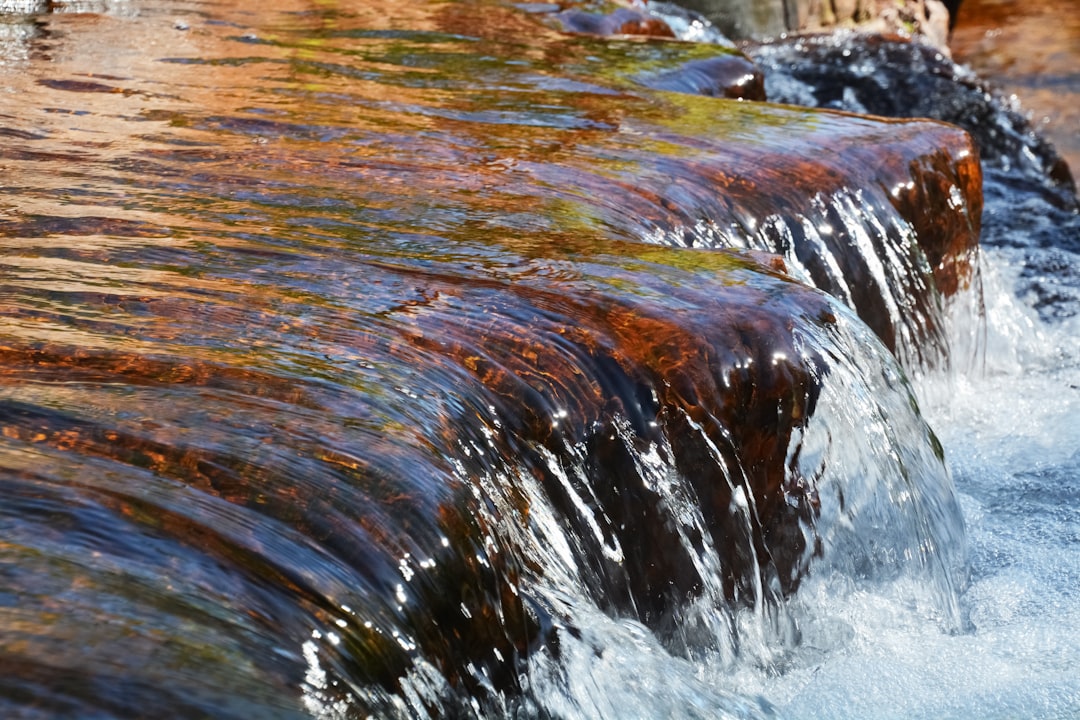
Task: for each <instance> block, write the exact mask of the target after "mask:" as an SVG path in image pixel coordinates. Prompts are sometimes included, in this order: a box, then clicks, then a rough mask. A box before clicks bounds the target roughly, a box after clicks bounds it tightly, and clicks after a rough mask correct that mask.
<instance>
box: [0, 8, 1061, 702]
mask: <svg viewBox="0 0 1080 720" xmlns="http://www.w3.org/2000/svg"><path fill="white" fill-rule="evenodd" d="M63 5H64V4H59V5H58V6H57V7H54V8H52V9H53V10H56V11H57V12H51V13H46V12H44V11H45V9H46V8H43V7H37V6H36V5H35V6H34V7H32V8H30V7H27V8H21V11H22V13H21V14H15V15H9V16H6V17H3V18H0V25H2V26H3V27H4V29H5V32H4V33H3V35H2V38H0V42H3V43H10V44H11V45H12V51H11V52H9V53H5V57H6V58H8V60H6V61H5V63H4V64H3V65H0V90H3V92H4V93H5V96H6V97H9V98H11V102H12V106H11V108H10V109H7V110H5V111H4V113H3V115H2V116H0V170H2V175H0V177H2V178H3V180H2V187H3V191H2V194H0V243H2V244H3V247H4V252H3V253H2V255H0V271H2V272H0V288H2V294H0V307H2V308H3V314H2V315H0V318H2V320H0V323H2V325H0V491H2V497H3V502H2V503H0V562H2V564H0V577H2V578H3V584H2V585H0V638H2V639H0V642H2V643H3V652H2V653H0V669H2V670H3V672H0V714H5V716H12V717H28V718H29V717H42V718H45V717H59V716H67V715H79V716H89V715H94V716H102V717H139V716H141V715H143V714H145V713H146V711H147V709H148V708H157V709H161V711H162V712H163V713H165V714H167V715H169V716H172V717H203V716H206V715H212V716H214V717H222V718H227V717H237V718H249V717H267V718H274V717H281V718H294V717H295V718H300V717H319V718H338V717H340V718H349V717H367V716H377V717H402V718H413V717H431V718H444V717H445V718H451V717H453V718H457V717H478V718H498V717H522V716H524V717H551V718H568V719H569V718H586V717H634V716H642V717H652V716H656V715H657V714H660V713H666V714H669V715H672V716H675V717H710V718H715V717H732V718H756V717H775V716H777V714H778V713H780V714H782V713H783V710H782V709H781V710H778V709H777V704H783V702H784V701H785V700H790V698H791V697H793V696H796V695H797V694H798V693H799V692H801V691H802V688H803V687H804V685H803V684H802V683H803V682H804V678H805V673H806V672H809V670H808V668H812V667H815V663H819V662H820V660H821V658H822V657H823V656H824V657H836V656H840V657H842V656H843V655H842V654H843V652H844V649H845V647H849V646H851V645H856V644H857V643H856V641H855V640H854V638H855V637H856V635H857V633H858V632H859V631H860V630H861V628H862V627H863V626H862V625H859V624H858V621H857V620H854V619H852V618H853V617H855V616H856V615H857V614H858V612H857V611H856V610H851V614H850V616H848V617H846V618H845V619H842V620H839V619H837V618H836V617H835V616H833V615H831V614H830V610H831V609H833V608H844V607H847V606H848V605H847V604H849V603H852V602H853V598H858V597H860V596H861V595H860V594H870V595H872V596H873V597H883V598H887V599H888V602H887V603H885V604H888V603H896V604H897V605H900V606H902V607H904V608H907V610H906V612H908V613H909V614H907V615H904V616H903V619H902V621H903V622H908V623H911V622H914V620H912V618H918V619H921V620H923V621H925V623H926V624H925V625H920V626H919V628H920V631H921V632H927V633H928V632H933V633H936V634H937V635H940V636H942V637H966V636H970V635H971V633H973V632H974V630H973V628H974V627H975V625H974V624H973V619H972V617H971V606H970V604H965V602H964V597H965V596H966V595H965V594H966V593H968V592H969V590H968V588H969V587H970V585H971V583H972V579H971V578H970V577H969V558H968V555H967V539H966V534H967V531H966V529H965V521H964V516H965V508H964V503H965V502H969V499H968V496H966V495H958V494H957V492H956V488H955V486H954V484H953V478H952V477H951V474H950V471H949V468H948V467H947V465H946V462H945V455H944V451H943V448H942V444H941V443H940V442H939V440H938V437H937V436H936V435H935V432H934V431H933V430H931V427H930V425H929V424H928V423H927V421H926V420H925V419H924V417H923V416H922V414H921V412H920V409H919V408H920V405H923V406H926V407H929V408H931V411H932V412H935V413H937V414H938V415H939V416H943V415H944V414H946V413H947V412H949V411H950V410H948V409H947V408H943V407H940V406H936V405H935V403H934V400H933V397H932V396H931V395H930V394H929V393H930V390H931V389H932V388H933V387H934V385H933V382H934V380H933V378H940V377H948V372H949V367H950V364H956V363H957V360H956V359H957V358H958V357H966V356H967V355H968V354H973V355H978V356H979V357H988V356H989V355H990V353H989V351H988V347H989V346H991V344H992V343H993V342H996V341H998V340H1000V337H999V330H998V329H995V328H990V330H989V331H986V330H985V329H980V330H978V331H976V332H974V333H972V332H968V330H967V327H966V326H971V325H974V326H976V327H978V328H984V326H980V325H979V320H978V318H976V317H973V316H964V315H963V313H962V309H963V308H965V307H968V306H973V307H975V308H976V310H978V308H980V307H981V306H982V304H983V302H982V298H983V294H982V293H983V290H984V287H983V284H984V281H986V280H987V278H986V277H984V274H986V272H985V267H981V266H980V262H982V261H981V259H980V253H979V250H978V240H979V235H980V230H981V228H980V224H981V218H982V217H983V192H982V187H983V178H984V170H985V174H986V177H987V178H988V180H987V183H988V185H987V187H988V191H987V209H988V212H987V214H988V215H989V216H990V217H992V218H994V219H995V222H997V220H998V218H997V216H995V215H994V213H995V212H997V213H1000V212H1001V210H1000V208H1001V207H1002V203H1004V202H1005V200H1003V199H1002V198H1007V199H1013V198H1015V197H1016V196H1015V195H1013V194H1010V193H1014V192H1023V193H1025V194H1024V195H1023V197H1024V198H1025V202H1028V203H1031V204H1032V207H1038V208H1044V207H1048V208H1052V209H1053V212H1055V213H1057V215H1053V216H1052V218H1054V219H1056V222H1057V225H1056V226H1053V227H1051V226H1049V225H1048V226H1046V227H1045V228H1044V229H1045V236H1039V237H1041V238H1043V244H1044V245H1047V246H1050V247H1047V248H1045V254H1039V253H1036V252H1028V255H1027V257H1028V258H1029V261H1028V262H1027V264H1026V265H1024V266H1023V268H1024V270H1023V272H1022V273H1021V277H1015V278H1012V281H1013V282H1014V283H1015V284H1017V285H1018V286H1022V283H1023V282H1025V279H1024V278H1027V282H1029V284H1030V286H1032V287H1036V286H1037V287H1045V285H1046V278H1045V275H1044V274H1040V272H1039V268H1045V267H1046V265H1047V263H1048V262H1050V260H1049V259H1048V258H1051V257H1060V254H1061V253H1062V252H1067V251H1068V247H1067V246H1066V248H1065V250H1062V249H1061V247H1060V243H1057V242H1056V241H1054V239H1053V238H1054V237H1055V235H1054V234H1055V233H1058V232H1060V231H1061V228H1063V227H1064V228H1076V227H1077V224H1076V220H1075V210H1074V208H1073V206H1071V205H1070V204H1069V203H1070V202H1071V198H1072V196H1071V195H1070V194H1069V193H1070V192H1073V194H1075V193H1074V191H1072V190H1071V186H1070V185H1069V183H1070V182H1071V181H1070V180H1069V179H1068V178H1067V176H1066V175H1065V174H1064V171H1062V170H1061V168H1060V167H1058V166H1057V165H1055V164H1054V162H1053V156H1052V151H1050V150H1049V149H1046V148H1042V146H1039V148H1041V149H1040V150H1039V152H1041V153H1042V154H1039V153H1037V152H1028V153H1022V152H1019V151H1018V150H1017V149H1016V147H1019V146H1016V147H1014V146H1008V147H1003V148H1002V149H1001V152H1000V154H999V155H998V156H997V157H999V158H1010V157H1014V156H1023V157H1025V158H1027V164H1025V165H1023V166H1022V167H1020V168H1019V169H1017V168H1016V167H1012V166H1010V167H1005V166H1004V165H1003V164H1000V163H999V164H997V165H994V164H992V163H989V164H988V161H987V159H986V158H988V157H991V156H990V155H988V152H987V147H988V146H987V145H986V142H985V140H984V139H983V138H980V137H979V136H978V135H977V133H976V134H974V136H973V135H972V134H969V133H968V132H965V131H964V130H963V129H960V128H957V127H955V126H952V125H947V124H945V123H942V122H938V121H935V120H898V119H892V120H890V119H885V118H882V117H869V116H866V115H855V114H851V113H843V112H836V111H835V110H836V109H847V110H860V111H862V112H867V111H873V110H872V108H868V107H866V106H865V103H867V102H869V100H867V99H865V98H861V99H859V102H860V103H863V106H862V107H859V108H854V107H843V108H829V109H818V108H808V107H795V106H794V105H778V104H770V103H767V102H763V101H764V100H765V99H766V98H769V99H776V98H777V97H779V96H780V94H781V92H782V91H783V89H784V88H789V89H790V88H795V89H794V90H793V91H792V93H793V97H791V98H787V101H788V102H792V103H794V102H796V101H797V100H798V99H799V97H802V98H803V99H806V98H807V97H809V96H810V95H812V94H813V93H812V92H811V91H810V90H808V89H807V88H808V87H811V86H810V85H803V86H800V85H797V82H796V80H794V79H791V78H787V79H785V78H784V77H782V73H781V72H780V71H779V70H778V69H777V68H779V67H780V66H782V65H785V62H782V61H776V62H775V63H773V62H772V61H771V60H770V59H769V58H770V57H771V56H770V55H769V53H773V52H775V53H780V52H781V51H782V50H783V46H781V45H777V46H769V47H765V46H762V47H761V48H756V49H755V48H750V49H748V55H743V54H742V53H740V52H739V51H737V50H735V49H734V48H733V47H732V46H731V44H730V43H725V42H722V41H720V38H719V36H718V35H715V34H713V33H714V31H712V30H710V29H709V28H708V26H707V24H705V23H703V22H702V21H700V19H697V18H695V17H694V16H692V15H690V14H677V15H675V16H674V17H673V18H672V19H671V21H670V22H668V20H666V19H665V17H669V16H665V14H664V12H665V11H671V9H670V8H668V7H667V6H664V5H663V4H657V5H659V6H661V7H654V8H653V12H651V13H650V12H647V11H645V10H634V11H630V10H625V9H624V10H622V11H619V13H621V14H617V15H615V16H604V15H600V14H599V13H593V12H592V9H593V8H590V7H582V8H577V9H569V10H567V9H564V10H561V11H559V12H556V11H555V9H554V8H552V7H549V6H546V5H528V6H524V7H518V6H513V5H503V4H495V3H471V2H464V1H458V2H446V3H433V4H424V5H419V4H417V5H404V6H403V5H402V4H401V3H397V2H391V1H390V0H371V1H369V2H364V3H356V4H343V5H342V6H341V7H339V6H338V5H337V4H314V5H313V4H311V3H306V2H302V1H301V0H275V1H274V2H270V3H268V4H266V6H265V7H261V8H259V9H258V10H253V11H247V10H242V9H238V8H236V7H233V4H231V3H227V2H220V3H215V2H211V3H202V4H198V5H197V6H196V5H192V4H185V3H179V2H170V1H166V0H154V1H153V2H147V3H145V4H144V5H145V6H140V7H139V8H138V10H137V11H134V10H133V9H132V8H131V7H129V6H128V4H127V3H122V2H121V3H109V4H106V5H101V6H100V7H98V6H93V7H90V8H83V7H81V6H80V7H79V8H78V9H79V12H73V13H64V12H60V11H61V10H63V9H64V7H63ZM69 9H73V8H69ZM86 10H89V12H86ZM671 12H673V11H671ZM612 17H614V19H612ZM631 32H634V33H645V34H649V35H657V34H662V35H672V36H673V35H676V34H682V35H683V36H684V37H693V38H694V39H697V40H705V41H707V42H695V43H691V42H679V41H676V40H674V39H671V38H669V39H667V40H657V39H641V38H636V39H635V38H633V37H629V36H628V35H627V33H631ZM612 33H616V34H617V36H616V37H606V35H609V34H612ZM850 42H851V43H852V45H851V47H865V48H871V49H873V48H874V47H876V46H874V44H873V41H870V42H868V43H867V44H865V45H860V44H858V43H859V42H860V41H859V40H857V39H851V41H850ZM815 47H816V46H815ZM804 49H805V48H797V50H799V51H803V50H804ZM848 49H850V48H848ZM897 52H900V51H899V50H897ZM814 62H815V63H816V64H817V65H818V66H826V65H827V64H828V63H827V60H826V59H818V60H815V61H814ZM786 64H787V66H789V67H791V66H792V65H791V64H790V63H786ZM884 71H885V70H882V72H884ZM799 82H806V80H805V78H803V79H801V80H799ZM813 87H823V86H821V85H814V86H813ZM795 96H798V97H795ZM849 96H850V93H849V94H848V96H844V95H843V94H841V97H844V98H845V99H850V97H849ZM812 104H818V105H829V102H818V101H817V99H815V102H814V103H812ZM987 112H988V113H991V112H992V108H990V109H988V110H987ZM994 117H998V116H996V115H995V116H994ZM1001 117H1006V116H1004V115H1002V116H1001ZM945 119H949V118H945ZM1006 119H1007V120H1008V121H1009V122H1013V120H1012V119H1010V118H1006ZM1010 127H1018V126H1010ZM1018 132H1019V131H1018ZM973 137H974V139H973ZM1010 137H1013V136H1010ZM1016 137H1019V138H1020V139H1019V140H1017V142H1018V143H1020V144H1021V145H1023V143H1024V142H1026V140H1025V137H1024V136H1023V133H1019V134H1017V135H1016ZM1023 147H1029V146H1028V145H1023ZM980 150H981V151H982V153H983V162H982V163H980V155H979V152H980ZM991 159H992V158H991ZM1062 167H1063V166H1062ZM1025 183H1026V184H1025ZM1021 186H1022V187H1021ZM1017 187H1020V189H1019V190H1017V189H1016V188H1017ZM1069 223H1073V224H1072V225H1069ZM1003 228H1004V229H1003ZM987 232H988V233H989V235H990V237H992V238H996V239H997V240H995V242H994V248H993V251H994V252H995V253H996V252H1001V253H1008V252H1010V251H1017V249H1016V248H1011V249H1010V247H1009V239H1012V238H1015V237H1016V228H1015V227H1011V226H1008V225H1007V223H1006V224H1003V223H1001V222H997V224H995V225H994V226H993V227H992V228H989V229H988V231H987ZM1024 273H1026V275H1025V274H1024ZM996 278H997V276H996V275H994V274H992V273H991V274H990V281H991V282H992V285H991V286H992V287H993V288H994V289H995V293H997V294H995V295H993V296H991V300H992V302H991V305H990V308H991V311H993V310H995V308H996V305H994V303H996V302H998V298H999V297H1000V296H1001V292H999V291H998V288H999V286H998V285H997V284H996V283H997V279H996ZM1005 294H1006V295H1009V296H1011V294H1012V293H1010V292H1006V293H1005ZM1040 307H1042V308H1044V316H1046V317H1050V316H1053V317H1062V316H1067V315H1068V314H1069V311H1070V309H1071V307H1072V306H1071V305H1070V304H1069V301H1068V297H1066V296H1060V295H1055V296H1054V298H1053V299H1051V300H1049V301H1048V302H1047V303H1044V304H1043V305H1042V306H1040ZM1047 308H1048V309H1047ZM1032 322H1034V321H1032ZM972 338H975V339H974V340H972ZM969 342H973V343H975V344H976V345H977V347H976V348H975V349H974V350H971V351H970V353H969V352H968V350H967V349H966V346H965V343H969ZM1066 355H1067V357H1069V358H1071V361H1072V362H1075V358H1077V357H1080V354H1072V355H1068V354H1067V351H1066ZM910 378H917V379H919V380H920V382H919V384H918V386H917V387H916V386H913V385H912V384H911V381H910ZM927 378H931V379H929V380H928V379H927ZM951 387H955V386H951ZM917 396H918V400H917V399H916V398H917ZM958 412H960V411H958ZM988 492H990V493H992V492H993V490H992V489H991V490H989V491H988ZM981 532H982V531H981V530H980V533H981ZM976 539H977V542H976V551H978V552H983V551H984V548H983V545H980V544H979V543H984V542H985V539H984V535H982V534H979V535H977V538H976ZM979 580H980V578H979V577H975V578H974V582H975V587H976V588H977V589H979V590H980V591H984V586H981V585H979V584H978V583H979ZM982 608H983V606H982V605H976V610H977V611H979V612H981V611H982ZM898 612H899V611H898ZM979 612H976V613H975V614H976V618H975V623H976V624H977V622H978V621H980V620H983V619H984V618H983V616H982V615H980V614H979ZM926 628H932V630H927V629H926ZM882 632H883V634H884V635H888V633H890V632H892V626H888V625H887V626H885V628H884V629H883V630H882ZM937 635H935V637H936V636H937ZM833 667H835V666H833V665H829V666H828V668H829V669H828V670H827V671H826V672H825V673H824V675H825V676H827V677H829V678H830V679H832V678H833V677H834V675H832V674H831V673H832V672H834V671H833V670H832V668H833ZM776 678H780V680H779V681H778V682H777V685H776V688H779V689H778V690H777V689H773V690H770V689H769V687H766V686H767V685H769V680H770V679H776ZM778 693H779V694H778ZM784 693H787V695H786V696H781V695H783V694H784ZM826 704H827V703H826Z"/></svg>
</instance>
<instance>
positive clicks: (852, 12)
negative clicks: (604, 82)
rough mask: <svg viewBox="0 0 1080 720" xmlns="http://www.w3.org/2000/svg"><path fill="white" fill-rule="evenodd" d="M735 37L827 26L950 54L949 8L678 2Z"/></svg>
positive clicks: (864, 0) (927, 1)
mask: <svg viewBox="0 0 1080 720" xmlns="http://www.w3.org/2000/svg"><path fill="white" fill-rule="evenodd" d="M679 4H681V5H685V6H686V7H688V8H691V9H693V10H697V11H699V12H701V13H703V14H704V15H705V17H707V18H708V19H709V20H710V21H712V22H713V23H714V24H715V25H717V26H718V27H719V28H720V29H721V30H722V31H723V32H724V33H725V34H727V35H728V36H730V37H733V38H736V39H750V38H756V39H761V38H764V37H776V36H779V35H782V34H785V33H791V32H798V33H804V32H812V31H820V30H822V29H825V28H835V27H847V28H854V27H857V28H860V29H861V30H862V31H864V32H873V33H896V32H901V33H905V34H908V35H911V34H916V35H918V36H919V37H921V38H923V39H925V41H926V42H928V43H929V44H931V45H933V46H934V47H935V48H937V50H938V51H939V52H943V53H946V54H947V53H948V38H949V18H950V14H949V9H948V8H947V7H946V4H945V3H943V2H940V0H905V1H904V2H899V3H898V2H892V1H891V0H765V1H764V2H761V1H758V0H680V2H679Z"/></svg>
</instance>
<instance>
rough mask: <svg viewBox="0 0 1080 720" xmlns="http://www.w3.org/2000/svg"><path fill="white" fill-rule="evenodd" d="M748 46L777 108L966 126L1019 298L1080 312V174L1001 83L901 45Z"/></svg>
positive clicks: (855, 41)
mask: <svg viewBox="0 0 1080 720" xmlns="http://www.w3.org/2000/svg"><path fill="white" fill-rule="evenodd" d="M744 49H745V51H746V52H747V54H748V55H749V56H750V57H751V58H753V59H754V61H755V62H756V63H757V64H758V65H759V66H760V67H761V68H762V70H763V71H764V73H765V87H766V94H767V95H768V97H769V98H770V100H772V101H775V102H786V103H792V104H796V105H803V106H809V107H828V108H835V109H839V110H845V111H848V112H856V113H871V114H875V115H882V116H886V117H929V118H935V119H939V120H943V121H945V122H949V123H952V124H954V125H957V126H958V127H961V128H964V129H965V130H966V131H967V132H969V133H970V134H971V136H972V138H973V139H974V141H975V143H976V145H977V146H978V151H979V156H980V158H981V162H982V165H983V169H984V193H985V209H984V212H985V214H986V215H985V219H986V221H985V223H984V224H985V226H986V227H987V228H988V231H987V232H985V233H983V236H982V242H983V243H984V244H985V245H988V246H992V247H1003V248H1008V249H1009V252H1015V253H1016V258H1017V262H1018V263H1021V264H1022V265H1023V267H1024V271H1023V273H1022V275H1021V283H1020V285H1019V286H1018V287H1017V292H1018V294H1021V295H1031V296H1033V297H1035V298H1037V300H1036V302H1035V306H1036V307H1037V308H1038V309H1039V312H1040V315H1041V316H1042V317H1043V318H1044V319H1046V320H1053V319H1055V318H1056V319H1063V318H1069V317H1073V316H1075V315H1076V314H1077V313H1080V285H1078V284H1077V282H1076V280H1075V279H1074V278H1075V277H1076V275H1077V273H1076V271H1075V268H1080V201H1078V199H1077V191H1076V185H1075V182H1074V179H1073V176H1072V173H1071V170H1070V168H1069V167H1068V165H1067V164H1066V162H1065V161H1064V159H1063V158H1062V157H1061V156H1060V155H1059V154H1058V153H1057V152H1056V151H1055V149H1054V147H1053V146H1052V145H1051V144H1050V143H1049V142H1047V140H1046V139H1045V138H1043V137H1042V136H1041V135H1039V134H1038V133H1037V132H1036V131H1035V129H1034V128H1033V127H1032V125H1031V122H1030V121H1029V120H1028V118H1027V117H1026V116H1025V115H1023V114H1022V113H1021V112H1020V111H1019V110H1018V109H1017V108H1016V107H1015V105H1014V103H1013V102H1012V101H1010V100H1009V99H1008V98H1006V97H1004V96H1003V95H1002V94H1001V93H1000V92H999V91H997V90H996V89H995V88H994V87H993V86H991V85H990V84H989V83H987V82H986V81H983V80H980V79H979V78H978V77H977V76H975V75H974V74H973V73H972V72H971V71H970V70H968V69H966V68H964V67H962V66H960V65H957V64H955V63H954V62H952V61H951V60H949V59H948V58H945V57H943V56H942V55H941V54H940V53H938V52H936V51H935V50H933V49H932V48H929V47H927V46H924V45H920V44H918V43H911V42H908V41H905V40H901V39H890V38H887V37H877V36H869V37H864V36H859V35H834V36H819V37H812V36H811V37H800V38H792V39H789V40H784V41H778V42H773V43H764V44H751V45H747V46H746V47H745V48H744ZM1064 268H1071V269H1070V270H1065V271H1063V270H1064Z"/></svg>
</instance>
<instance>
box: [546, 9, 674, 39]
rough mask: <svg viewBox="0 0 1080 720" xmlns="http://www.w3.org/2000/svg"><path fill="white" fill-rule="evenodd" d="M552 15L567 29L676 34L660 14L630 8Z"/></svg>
mask: <svg viewBox="0 0 1080 720" xmlns="http://www.w3.org/2000/svg"><path fill="white" fill-rule="evenodd" d="M553 17H554V20H555V21H556V22H557V23H558V24H559V25H560V26H561V27H562V29H563V30H564V31H566V32H574V33H585V34H589V35H601V36H610V35H644V36H648V37H668V38H673V37H675V33H674V32H673V31H672V30H671V28H670V27H668V25H667V23H665V22H664V21H663V20H661V19H660V18H658V17H655V16H653V15H650V14H649V13H646V12H641V11H639V10H633V9H630V8H617V9H615V10H613V11H612V12H610V13H591V12H585V11H583V10H563V11H562V12H559V13H555V14H554V16H553Z"/></svg>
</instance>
